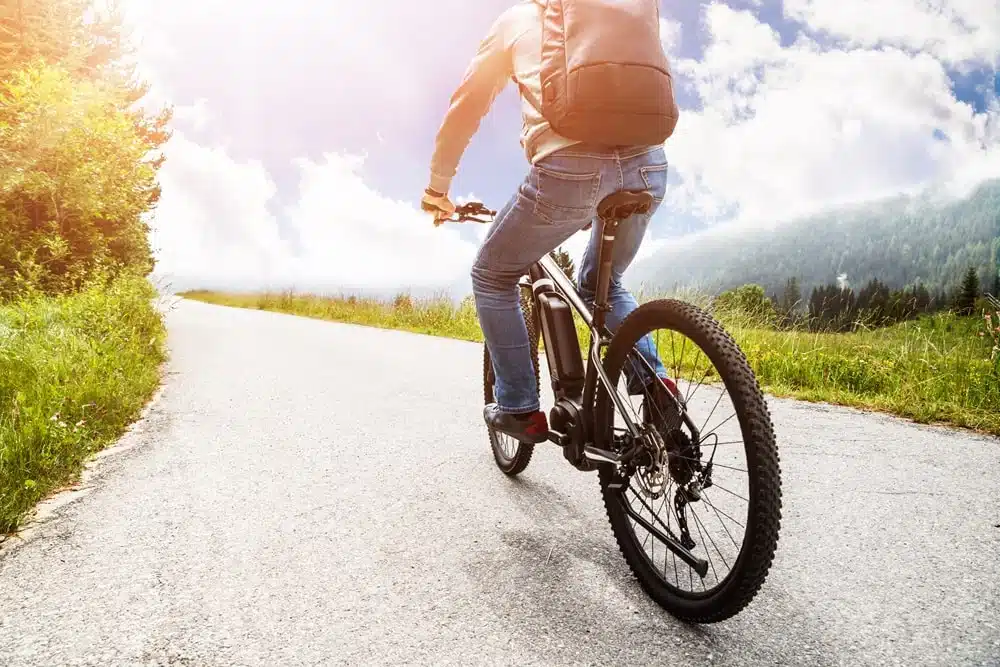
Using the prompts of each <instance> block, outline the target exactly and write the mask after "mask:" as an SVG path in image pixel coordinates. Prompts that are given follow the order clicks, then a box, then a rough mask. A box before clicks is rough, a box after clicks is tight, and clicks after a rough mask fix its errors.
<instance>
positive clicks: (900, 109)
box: [133, 0, 1000, 292]
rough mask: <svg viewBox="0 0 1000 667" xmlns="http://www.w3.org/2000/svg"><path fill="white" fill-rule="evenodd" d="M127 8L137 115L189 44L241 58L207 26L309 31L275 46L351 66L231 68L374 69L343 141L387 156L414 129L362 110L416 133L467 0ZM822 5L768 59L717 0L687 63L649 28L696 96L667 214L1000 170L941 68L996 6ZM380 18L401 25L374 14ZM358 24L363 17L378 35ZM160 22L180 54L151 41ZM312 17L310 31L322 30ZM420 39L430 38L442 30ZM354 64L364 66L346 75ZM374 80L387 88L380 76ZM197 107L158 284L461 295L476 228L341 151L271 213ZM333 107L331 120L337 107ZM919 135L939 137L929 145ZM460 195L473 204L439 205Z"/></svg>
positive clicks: (983, 2) (795, 5) (358, 78)
mask: <svg viewBox="0 0 1000 667" xmlns="http://www.w3.org/2000/svg"><path fill="white" fill-rule="evenodd" d="M133 2H134V3H135V5H134V6H135V7H136V8H138V7H141V8H142V11H141V12H139V15H140V16H141V17H144V18H142V19H141V21H140V23H142V24H143V25H145V26H146V27H147V28H148V31H147V33H148V34H147V37H148V40H147V42H146V45H145V46H144V47H143V49H144V50H143V54H144V61H143V63H144V64H143V69H142V71H143V74H144V75H145V76H147V78H150V79H152V81H153V84H154V88H153V95H152V96H151V99H152V100H153V102H154V103H155V104H159V103H161V102H162V101H163V100H168V99H170V95H169V91H168V86H167V85H165V83H164V82H163V81H161V80H160V79H158V78H157V76H156V75H157V72H158V71H160V70H159V69H158V66H163V67H164V68H165V69H169V67H174V69H175V70H177V69H178V67H177V66H178V64H183V63H182V62H181V61H182V60H183V59H184V58H186V57H188V54H189V51H191V52H192V53H195V55H196V56H197V57H199V58H202V59H207V60H205V62H206V65H205V66H206V67H210V66H214V65H213V64H212V63H215V64H216V65H219V64H220V63H221V64H225V63H228V62H230V61H239V60H240V58H237V57H236V56H233V55H232V54H230V53H229V51H230V47H229V46H227V44H228V43H227V42H224V41H220V42H218V43H217V44H214V45H208V44H206V43H205V42H204V40H203V39H202V40H201V41H199V40H200V39H201V38H202V37H203V36H204V35H205V34H209V33H212V31H215V32H217V33H218V34H220V35H221V34H223V33H224V32H225V31H226V30H229V31H230V32H231V33H232V34H233V35H235V37H234V39H235V40H236V46H234V47H233V48H234V49H235V48H236V47H237V46H238V47H240V48H241V49H243V50H242V51H239V53H243V52H249V51H248V49H249V48H250V47H253V48H257V47H258V46H259V44H258V43H257V41H256V40H255V38H254V34H255V33H254V32H253V30H260V29H261V26H263V25H267V26H270V27H269V28H268V30H269V32H272V33H275V34H279V35H282V36H285V35H293V34H295V35H299V33H300V32H302V31H305V32H306V33H308V35H309V36H310V39H308V40H305V39H304V38H303V39H296V40H276V41H281V43H282V44H285V43H286V42H288V41H295V42H296V43H299V42H301V43H324V44H325V43H329V44H330V46H331V48H334V47H335V48H334V51H335V52H336V55H337V58H339V59H341V60H342V61H343V63H345V65H352V66H351V67H346V66H345V67H342V68H339V69H338V68H333V69H332V70H331V71H330V72H322V73H316V72H310V71H308V67H309V65H308V63H305V64H304V63H302V62H294V61H292V60H290V58H292V55H289V54H292V52H295V53H298V52H297V51H295V48H293V46H294V45H286V46H283V47H282V49H279V51H280V52H277V53H275V54H265V55H264V56H262V58H261V59H257V60H248V61H247V62H246V63H245V64H246V71H247V76H249V77H251V78H252V77H253V76H254V69H253V68H254V67H255V66H257V65H258V64H261V63H262V62H264V61H268V63H269V64H268V66H269V67H272V68H277V69H278V70H280V71H282V72H292V73H298V74H300V75H301V73H302V71H303V70H305V71H306V74H307V75H309V76H310V77H318V79H317V80H322V81H325V82H327V83H329V82H331V81H332V82H335V83H337V84H338V86H346V85H347V83H350V82H352V81H353V82H355V83H357V84H358V85H359V86H361V84H364V85H365V86H370V81H371V80H372V77H374V76H376V75H377V78H378V80H379V81H381V83H380V85H379V87H378V89H379V91H382V92H380V93H379V96H376V97H364V96H358V98H357V100H356V102H357V103H358V104H362V103H363V104H366V105H368V106H367V107H366V113H368V112H369V111H370V112H371V113H372V114H373V117H372V118H371V119H370V120H369V121H368V125H366V126H364V127H361V126H359V128H358V131H359V132H362V131H363V132H364V136H370V137H373V141H375V142H378V143H379V144H384V145H389V146H391V145H392V144H393V143H394V142H395V141H396V140H397V137H398V135H399V133H401V132H404V131H408V132H412V131H416V128H415V127H412V126H410V127H407V126H405V125H403V126H400V127H401V129H400V128H392V127H390V126H389V125H387V124H385V122H384V119H382V120H380V119H379V118H376V117H374V116H375V115H377V113H376V112H378V111H379V110H382V111H384V110H385V109H399V108H403V107H402V104H403V103H405V105H406V106H405V108H406V109H407V110H408V113H405V114H401V115H400V114H397V116H399V118H398V120H399V122H400V123H406V122H409V123H411V124H414V125H415V124H416V123H417V122H418V120H417V119H423V118H424V117H425V115H426V114H421V113H419V111H420V110H426V109H427V108H430V106H432V105H433V106H434V107H435V108H438V107H440V105H441V104H443V103H444V102H443V100H444V99H446V94H444V93H441V92H440V91H439V90H437V89H435V88H434V86H432V85H430V84H429V83H428V79H427V75H426V73H423V61H422V60H421V58H425V57H428V55H427V51H428V50H434V49H437V50H439V51H442V52H443V51H444V50H445V49H446V45H444V44H442V43H441V42H440V41H435V40H430V41H429V42H428V41H427V40H426V39H425V36H426V35H427V34H430V33H429V32H428V31H431V29H432V28H435V25H434V22H435V21H440V20H444V19H442V18H441V17H449V18H447V20H449V21H453V22H455V23H456V25H455V26H451V25H449V26H448V29H458V28H459V25H458V24H460V23H461V22H462V21H466V22H467V20H468V17H469V16H470V15H472V13H473V12H474V11H476V10H474V9H471V8H470V7H471V5H469V4H467V3H466V2H465V0H436V4H435V7H436V8H437V11H436V12H428V11H427V10H426V9H425V8H423V6H422V5H421V3H403V2H402V0H398V1H396V2H394V3H393V11H392V12H389V11H387V10H385V9H384V8H382V7H381V6H380V5H377V4H375V5H371V6H370V7H369V6H368V5H365V4H364V3H325V4H322V3H321V4H315V3H309V2H306V0H296V1H295V2H293V3H292V5H291V7H292V8H293V9H294V11H291V10H289V11H285V10H284V9H282V8H277V9H276V8H274V7H277V6H271V5H267V4H266V3H263V2H262V1H261V0H251V2H250V3H249V4H248V5H246V6H245V7H244V6H243V5H240V6H239V9H238V11H237V5H236V4H235V3H233V2H232V0H204V2H202V1H200V0H199V2H195V1H194V0H181V1H180V2H179V3H177V6H174V5H169V9H167V7H168V5H166V4H161V3H153V2H151V1H150V2H146V3H145V4H143V3H142V2H141V0H133ZM836 3H837V4H836V6H835V5H834V0H785V3H784V8H785V12H786V15H787V16H788V17H790V18H794V19H795V20H798V21H801V22H802V23H803V24H805V25H806V26H807V27H808V28H810V29H811V30H812V31H813V34H817V33H822V34H826V35H832V36H834V37H836V38H837V39H838V40H841V42H840V43H838V44H837V45H836V46H835V47H831V46H830V45H829V44H827V43H821V42H818V41H816V40H815V39H812V38H810V37H807V36H804V35H800V36H799V38H798V40H797V41H796V42H795V43H794V44H793V45H791V46H790V47H785V48H783V47H782V44H781V41H780V39H779V37H778V35H777V33H776V32H775V31H774V30H773V29H772V28H771V27H770V26H768V25H766V24H764V23H761V22H760V21H759V20H758V19H757V18H756V16H755V15H754V14H753V13H751V12H738V11H734V10H733V9H731V8H729V7H728V6H726V5H724V4H721V3H718V2H716V3H714V4H710V5H709V6H708V7H707V9H706V14H705V17H706V32H707V38H708V43H707V46H706V50H705V53H704V56H703V57H702V58H700V59H699V60H698V61H693V60H690V59H683V58H679V57H678V54H679V53H680V47H681V43H682V37H684V38H686V40H687V41H691V40H694V39H700V38H701V37H700V36H699V35H698V33H697V31H695V30H693V29H691V28H692V27H689V26H685V29H686V32H684V31H682V28H681V25H680V24H679V23H677V22H676V21H672V20H669V19H663V20H662V21H661V26H660V27H661V38H662V40H663V42H664V45H665V47H666V49H667V51H668V53H669V54H670V56H671V59H672V62H673V64H674V67H675V70H676V72H677V86H678V89H680V88H681V87H690V89H691V90H692V91H694V93H695V94H696V95H697V97H698V98H699V102H700V105H699V110H698V111H694V110H691V109H686V110H683V111H682V116H681V121H680V123H679V125H678V129H677V133H676V134H675V135H674V136H673V137H672V138H671V139H670V140H669V141H668V142H667V153H668V159H669V160H670V163H671V171H672V173H673V174H674V175H676V176H677V177H679V179H680V180H681V181H682V183H681V184H680V185H678V186H676V187H671V188H670V189H669V190H668V201H667V204H668V205H671V206H673V207H674V208H675V209H676V210H678V211H680V212H685V213H694V214H696V215H697V216H698V217H700V218H702V219H705V220H708V221H716V220H723V219H728V218H730V217H733V216H734V215H735V216H736V218H737V219H738V220H739V221H740V222H741V223H744V224H749V223H751V222H758V223H759V222H762V221H775V220H780V219H787V218H790V217H794V216H797V215H801V214H807V213H811V212H815V211H819V210H823V209H826V208H829V207H830V206H835V205H838V204H848V203H856V202H860V201H865V200H869V199H872V198H876V197H880V196H884V195H891V194H897V193H899V192H903V191H912V190H916V189H919V188H921V187H922V186H923V185H925V184H927V183H930V182H934V181H948V182H950V183H951V184H952V185H953V186H954V190H953V192H955V193H958V194H961V193H962V192H965V191H967V190H968V189H969V188H970V187H972V186H974V185H975V184H977V183H979V182H981V181H982V180H983V179H985V178H989V177H997V176H1000V149H998V147H1000V106H998V105H997V103H996V101H993V102H992V103H991V104H992V106H990V108H989V109H988V110H987V111H986V112H984V113H978V114H977V113H974V110H973V109H972V108H971V107H970V106H969V105H967V104H965V103H962V102H960V101H958V100H957V99H956V98H955V96H954V91H953V90H952V82H951V80H950V79H949V77H948V71H947V70H946V67H951V66H959V65H961V66H962V67H973V66H977V65H988V64H990V63H994V64H995V63H996V62H997V57H998V54H1000V19H998V8H997V4H996V2H995V1H994V0H950V1H949V2H944V1H943V0H884V1H883V0H880V1H879V2H874V3H873V2H866V1H863V0H836ZM754 4H757V3H754ZM366 7H367V9H366ZM244 9H245V11H244ZM216 10H218V11H219V12H222V10H227V11H228V14H229V17H228V18H226V19H223V18H218V19H212V18H211V16H210V15H211V13H212V12H213V11H216ZM397 10H398V11H397ZM462 12H465V14H462ZM224 13H225V12H223V13H220V14H219V16H220V17H221V16H223V14H224ZM390 15H392V16H401V17H403V18H399V19H396V20H393V21H384V20H383V21H382V22H380V23H377V24H376V23H375V22H374V19H376V18H379V17H383V18H384V17H385V16H390ZM321 19H322V20H321ZM227 21H233V22H234V23H233V24H232V25H228V24H227ZM189 24H190V25H192V26H198V27H199V29H198V30H193V29H192V30H191V31H190V32H191V35H190V36H184V32H185V31H184V30H182V28H183V27H184V26H186V25H189ZM357 25H365V26H374V25H377V26H378V30H379V32H377V33H376V32H374V31H375V28H372V31H367V30H358V29H356V26H357ZM164 26H167V27H170V26H172V27H173V28H172V29H173V31H174V34H175V35H176V34H181V35H182V37H183V39H188V40H190V41H191V43H190V44H189V43H188V42H185V41H183V39H181V38H178V39H180V40H181V41H175V42H171V41H169V40H166V39H165V38H164V35H165V34H167V32H168V31H166V29H165V27H164ZM227 26H228V27H227ZM303 26H306V27H303ZM324 26H329V32H328V33H322V31H323V30H325V29H326V28H325V27H324ZM422 28H426V30H425V29H422ZM293 29H294V31H295V32H293ZM435 29H437V30H438V32H440V26H438V28H435ZM310 31H315V34H314V33H313V32H310ZM445 32H447V30H445ZM682 33H683V34H682ZM324 34H325V37H323V35H324ZM376 35H378V36H379V37H378V38H376ZM418 37H419V39H418ZM418 42H419V44H418ZM373 44H374V45H376V46H377V47H378V48H373ZM195 47H197V48H195ZM286 48H287V50H285V49H286ZM198 49H200V50H198ZM192 50H193V51H192ZM237 50H238V49H237ZM293 55H294V54H293ZM468 55H469V54H462V58H465V57H467V56H468ZM272 56H273V57H272ZM369 56H370V57H369ZM191 57H192V58H193V57H195V56H191ZM213 58H214V59H217V60H212V59H213ZM271 60H273V62H270V61H271ZM361 61H364V62H363V63H362V65H363V66H361V65H358V66H357V67H354V66H353V65H355V64H357V63H358V62H361ZM310 62H311V61H310ZM180 70H181V71H183V68H180ZM385 75H388V76H389V81H384V80H383V79H382V78H381V77H383V76H385ZM324 77H325V78H324ZM421 77H423V78H421ZM255 81H256V80H255V79H254V80H251V79H248V80H247V90H248V93H247V95H248V104H250V105H253V104H260V103H261V99H262V96H263V95H265V94H266V93H265V92H261V88H260V86H258V85H257V84H256V83H255ZM313 85H315V81H314V80H312V79H310V86H313ZM449 85H450V84H449ZM264 90H266V87H265V88H264ZM337 90H340V88H339V87H338V88H337ZM449 92H450V91H449ZM442 95H444V97H442ZM438 98H440V99H438ZM303 99H306V98H303ZM432 99H433V100H435V101H431V100H432ZM211 107H212V102H211V101H208V102H207V103H206V102H203V101H201V100H199V101H197V102H195V103H194V104H191V105H189V106H183V107H180V108H178V109H177V112H176V116H175V117H176V118H177V120H178V124H179V126H180V131H178V132H177V133H176V134H175V137H174V139H173V140H172V141H171V142H170V143H169V144H168V146H167V156H168V161H167V162H166V164H165V165H164V168H163V170H162V172H161V182H162V184H163V197H162V199H161V204H160V207H159V209H158V210H157V211H156V213H155V215H154V217H153V228H154V233H153V237H152V240H153V243H154V245H155V246H156V247H157V248H158V250H157V252H158V257H159V262H160V263H159V267H158V272H160V273H163V274H169V275H171V276H174V283H175V286H177V287H185V286H207V287H212V286H214V287H224V288H244V289H253V288H257V287H286V286H296V287H300V288H302V289H313V290H324V289H325V290H330V291H338V290H340V289H344V290H348V289H351V288H356V287H357V288H360V287H364V288H376V289H386V290H394V289H397V288H398V287H399V286H404V285H405V286H412V287H414V288H428V289H447V288H452V289H455V290H456V291H459V292H461V291H463V290H467V289H468V285H469V282H468V269H469V266H470V265H471V262H472V259H473V256H474V253H475V251H476V249H477V247H478V244H479V242H481V240H482V238H483V237H484V236H485V233H486V231H487V227H486V226H482V227H479V228H478V229H477V231H476V238H475V239H473V240H463V239H462V238H461V237H460V235H459V233H458V228H457V226H455V225H446V226H443V227H438V228H435V227H434V226H433V225H432V224H431V222H430V218H429V216H427V215H425V214H423V213H421V212H419V211H418V209H417V205H416V203H415V202H401V201H394V200H391V199H389V198H386V197H385V196H383V195H381V194H379V193H378V192H376V191H374V190H373V189H372V188H371V187H370V186H369V185H368V184H367V183H366V182H365V181H364V180H363V178H362V177H361V175H360V174H361V171H360V167H361V162H360V160H359V158H356V157H352V156H350V155H343V154H339V153H337V152H329V153H327V154H326V155H324V157H323V158H322V159H320V160H318V161H308V160H300V161H298V162H297V166H298V169H299V177H300V182H299V192H298V197H297V200H296V202H295V203H294V205H292V206H291V207H289V208H286V209H283V210H278V209H277V206H276V204H275V203H274V200H275V198H276V197H275V195H276V187H275V184H274V182H273V181H272V178H271V176H270V174H269V173H268V171H267V170H266V169H265V167H264V166H263V165H262V164H260V163H257V162H242V163H241V162H237V161H236V160H234V159H233V158H232V157H231V155H230V154H229V153H227V152H226V151H224V150H222V149H219V148H211V147H208V146H204V145H199V144H196V143H194V142H193V141H191V140H190V138H189V135H186V134H185V133H184V131H185V130H187V129H206V128H207V129H208V130H213V129H214V130H218V131H222V130H223V129H225V123H224V122H222V121H223V120H224V119H221V118H214V119H212V120H214V121H216V122H214V123H211V124H209V123H208V122H207V121H208V120H209V116H208V109H209V108H211ZM331 108H332V109H333V116H334V120H336V109H337V107H336V106H333V107H331ZM411 111H412V113H410V112H411ZM407 119H409V120H407ZM226 122H231V119H228V120H227V121H226ZM293 122H294V119H293V118H291V119H289V123H293ZM331 122H332V121H331ZM362 125H363V124H362ZM434 129H436V127H435V128H434ZM421 131H430V130H428V129H427V128H422V129H421ZM935 131H938V132H939V133H942V134H943V135H944V136H946V137H947V141H939V140H937V139H935V136H934V134H935ZM394 132H395V133H396V135H395V136H394ZM331 148H335V147H331ZM470 198H471V199H475V196H474V195H471V194H470V195H469V196H468V197H459V198H456V201H458V202H461V201H463V200H467V199H470ZM588 238H589V232H585V233H579V234H576V235H575V236H574V237H573V238H571V239H570V240H569V241H568V242H567V243H566V244H564V247H565V248H566V249H567V250H568V251H569V252H570V254H571V256H572V257H573V259H574V261H575V262H576V263H577V265H579V260H580V258H582V254H583V251H584V248H585V247H586V244H587V240H588ZM658 243H660V244H662V243H663V241H660V240H658V241H657V242H650V240H649V239H647V241H646V242H645V243H644V244H643V248H642V250H641V251H640V259H641V258H642V257H647V256H649V255H651V254H652V253H653V252H654V251H655V249H656V247H657V244H658ZM182 278H183V280H182Z"/></svg>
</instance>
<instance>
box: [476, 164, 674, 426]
mask: <svg viewBox="0 0 1000 667" xmlns="http://www.w3.org/2000/svg"><path fill="white" fill-rule="evenodd" d="M666 187H667V160H666V156H665V155H664V151H663V147H662V146H654V147H636V148H629V149H621V148H620V149H618V150H614V149H604V148H592V147H588V146H583V145H577V146H571V147H569V148H567V149H564V150H562V151H559V152H557V153H555V154H553V155H550V156H548V157H545V158H543V159H542V160H540V161H538V162H537V163H536V164H535V165H533V166H532V168H531V170H530V171H529V172H528V176H527V177H526V178H525V180H524V182H523V183H522V184H521V185H520V187H519V188H518V191H517V192H516V193H515V194H514V196H513V197H512V198H511V199H510V201H509V202H507V204H506V205H505V206H504V207H503V209H501V210H500V212H499V213H498V214H497V216H496V219H495V220H494V222H493V225H492V227H491V228H490V231H489V233H488V235H487V236H486V240H485V241H484V242H483V245H482V247H481V248H480V249H479V253H478V254H477V256H476V260H475V263H474V264H473V267H472V291H473V294H474V295H475V300H476V312H477V313H478V315H479V323H480V326H481V327H482V329H483V336H484V337H485V338H486V345H487V347H488V349H489V351H490V358H491V359H492V361H493V369H494V372H495V375H496V382H495V384H494V392H493V395H494V396H495V397H496V401H497V404H498V406H499V408H500V410H501V411H503V412H514V413H518V412H532V411H535V410H538V409H539V400H538V391H537V389H536V387H535V374H534V369H533V367H532V365H531V356H530V347H529V343H528V330H527V327H526V326H525V323H524V316H523V314H522V313H521V308H520V302H519V299H518V296H519V295H518V290H519V289H520V288H518V287H517V281H518V279H519V278H520V277H521V276H522V275H524V274H525V273H526V272H527V271H528V267H530V266H531V265H532V264H534V263H535V262H537V261H538V260H539V259H541V258H542V256H543V255H545V254H547V253H548V252H550V251H551V250H553V249H554V248H556V247H558V246H559V245H560V244H561V243H563V242H564V241H566V240H567V239H568V238H569V237H570V236H572V235H573V234H575V233H576V232H578V231H580V230H581V229H583V228H584V227H586V226H587V225H588V224H593V227H592V229H591V233H590V244H589V245H588V246H587V251H586V253H585V254H584V257H583V261H582V263H581V265H580V268H579V276H578V288H579V292H580V296H581V297H583V299H584V301H585V303H586V304H587V306H588V307H589V308H591V309H593V305H594V297H595V293H596V290H597V262H598V256H597V255H598V251H599V248H600V239H601V235H602V231H603V226H602V224H601V222H600V220H599V219H598V218H597V204H598V202H600V201H601V199H603V198H604V197H606V196H608V195H610V194H611V193H612V192H615V191H617V190H623V189H625V190H648V191H649V192H650V193H651V194H652V195H653V198H654V204H653V209H652V210H650V212H649V213H647V214H645V215H635V216H633V217H631V218H629V219H627V220H624V221H622V222H621V223H620V224H619V226H618V231H617V234H616V237H615V245H614V258H613V263H612V275H611V284H610V287H609V289H608V303H609V305H610V307H611V312H609V313H608V316H607V326H608V328H609V329H610V330H611V331H615V330H617V328H618V325H619V324H620V323H621V321H622V320H623V319H624V318H625V316H626V315H628V314H629V313H631V312H632V311H633V310H635V309H636V307H637V306H638V304H637V303H636V301H635V299H634V298H633V297H632V295H631V294H630V293H629V292H628V290H626V289H625V288H624V287H622V284H621V279H622V274H623V273H624V272H625V269H626V268H628V266H629V264H631V263H632V260H633V259H634V258H635V255H636V253H637V252H638V250H639V246H640V245H641V243H642V239H643V236H645V234H646V227H647V226H648V225H649V220H650V218H651V217H652V215H653V213H654V212H655V211H656V208H657V207H658V206H659V205H660V203H661V202H662V201H663V196H664V193H665V191H666ZM637 347H639V351H640V353H641V354H642V355H643V357H644V358H645V359H646V361H647V362H649V364H650V365H651V366H652V367H653V368H654V369H655V370H656V374H657V375H658V376H660V377H666V371H665V369H664V368H663V364H662V363H660V359H659V355H658V354H657V352H656V349H655V347H654V345H653V341H652V340H651V339H650V338H649V336H646V337H645V338H644V339H643V340H642V341H640V343H639V345H638V346H637ZM650 379H651V378H650ZM629 380H630V384H631V383H632V381H633V380H632V378H631V377H629Z"/></svg>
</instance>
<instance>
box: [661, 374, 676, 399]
mask: <svg viewBox="0 0 1000 667" xmlns="http://www.w3.org/2000/svg"><path fill="white" fill-rule="evenodd" d="M660 380H661V381H662V382H663V384H664V385H665V386H666V387H667V389H668V390H669V391H670V393H671V394H673V395H674V396H680V395H681V392H680V390H679V389H678V388H677V385H676V384H675V383H674V381H673V380H671V379H670V378H660Z"/></svg>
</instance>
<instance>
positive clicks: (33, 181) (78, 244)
mask: <svg viewBox="0 0 1000 667" xmlns="http://www.w3.org/2000/svg"><path fill="white" fill-rule="evenodd" d="M124 95H126V93H125V92H123V91H121V90H120V89H115V88H111V87H109V86H107V85H103V84H100V83H96V82H86V81H84V82H77V81H74V80H73V79H72V77H71V76H70V74H69V73H68V72H67V71H66V70H65V69H62V68H60V67H56V66H50V65H45V64H41V63H38V64H34V65H31V66H29V67H27V68H25V69H23V70H19V71H16V72H13V73H12V75H11V77H10V79H9V80H7V81H5V82H3V83H0V137H2V138H3V143H2V145H0V300H3V299H5V298H10V297H12V296H14V295H16V294H17V293H18V292H20V291H23V290H24V289H25V288H27V287H28V286H30V287H33V288H37V289H39V290H41V291H42V292H44V293H57V292H67V291H73V290H75V289H78V288H79V287H80V286H81V285H82V284H83V282H84V281H86V280H87V279H88V278H89V277H91V276H92V275H94V274H95V273H96V272H99V271H100V272H105V273H106V274H107V275H109V276H110V277H113V276H114V275H117V274H118V273H121V272H123V271H134V272H137V273H139V274H141V275H146V274H148V273H149V272H150V271H151V270H152V268H153V258H152V253H151V251H150V247H149V241H148V238H147V234H148V228H147V225H146V223H145V221H144V220H143V216H144V215H145V214H146V213H147V212H148V211H150V210H151V209H152V208H153V207H154V206H155V204H156V202H157V200H158V197H159V187H158V185H157V183H156V168H157V167H158V165H159V160H157V159H153V160H150V159H149V157H148V156H149V154H150V151H151V150H153V149H154V148H155V147H156V146H157V143H156V139H155V138H150V136H148V135H145V134H143V133H142V132H140V131H139V129H138V128H137V127H136V125H135V123H134V122H133V119H132V118H131V117H130V116H128V115H126V114H123V113H122V112H121V110H120V109H121V107H120V104H121V100H122V96H124Z"/></svg>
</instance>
